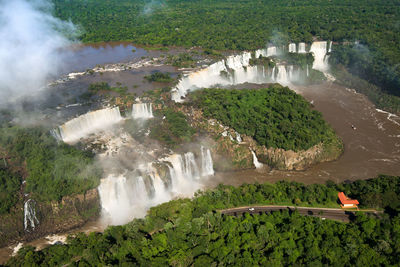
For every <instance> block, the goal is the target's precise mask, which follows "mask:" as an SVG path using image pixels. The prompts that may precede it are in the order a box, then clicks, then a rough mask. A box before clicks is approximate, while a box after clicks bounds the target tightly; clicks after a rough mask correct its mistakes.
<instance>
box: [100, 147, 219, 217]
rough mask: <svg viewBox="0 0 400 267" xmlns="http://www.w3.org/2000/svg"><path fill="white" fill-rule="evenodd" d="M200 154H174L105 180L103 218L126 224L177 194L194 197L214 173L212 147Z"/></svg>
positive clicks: (101, 195)
mask: <svg viewBox="0 0 400 267" xmlns="http://www.w3.org/2000/svg"><path fill="white" fill-rule="evenodd" d="M200 153H201V158H199V159H196V158H195V156H194V154H193V153H192V152H187V153H185V154H183V155H179V154H173V155H170V156H169V157H167V158H164V159H162V160H161V161H160V162H157V164H152V163H149V164H144V165H141V166H139V168H138V169H137V170H136V171H134V172H126V173H124V174H119V175H112V174H111V175H109V176H107V178H105V179H102V180H101V184H100V186H99V188H98V190H99V194H100V199H101V206H102V209H103V218H105V219H106V220H107V222H108V223H110V224H113V225H119V224H124V223H127V222H129V221H130V220H132V219H133V218H137V217H143V216H145V215H146V211H147V210H148V209H149V208H150V207H152V206H155V205H158V204H160V203H163V202H166V201H169V200H171V199H172V198H174V197H176V196H187V197H190V196H192V195H193V193H194V192H196V191H197V190H198V189H200V188H201V180H202V178H204V177H207V176H210V175H214V169H213V161H212V158H211V152H210V150H209V149H207V148H204V147H201V151H200ZM156 166H158V167H156ZM159 168H161V169H159ZM165 169H167V170H168V171H167V172H165ZM160 170H164V171H160Z"/></svg>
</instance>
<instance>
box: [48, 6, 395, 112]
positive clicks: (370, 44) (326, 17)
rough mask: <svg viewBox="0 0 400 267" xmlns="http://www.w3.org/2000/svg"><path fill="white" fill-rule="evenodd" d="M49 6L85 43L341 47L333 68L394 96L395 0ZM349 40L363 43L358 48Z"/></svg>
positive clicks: (220, 47) (222, 47)
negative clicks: (315, 43) (319, 42)
mask: <svg viewBox="0 0 400 267" xmlns="http://www.w3.org/2000/svg"><path fill="white" fill-rule="evenodd" d="M52 1H53V2H54V6H55V15H56V16H58V17H60V18H62V19H65V20H71V21H72V22H74V23H75V24H77V25H79V26H80V29H81V35H80V39H81V40H82V41H84V42H101V41H119V40H127V41H132V42H134V43H137V44H145V45H164V46H171V45H178V46H185V47H192V46H201V47H203V48H209V49H210V48H212V49H217V50H232V49H233V50H246V49H247V50H249V49H250V50H251V49H256V48H260V47H264V46H265V45H266V44H267V43H274V44H276V45H283V44H284V45H287V44H288V43H289V42H296V43H297V42H302V41H304V42H308V43H310V42H311V41H312V40H313V39H314V38H318V39H323V40H332V41H334V42H340V43H341V44H346V45H350V47H349V48H348V49H347V52H344V51H342V50H338V49H337V47H335V49H334V50H333V51H332V54H333V55H336V56H334V57H332V59H333V61H332V62H335V63H340V64H343V65H345V66H346V67H347V68H348V70H350V71H351V72H352V73H353V74H357V75H360V77H361V78H363V79H366V80H368V81H369V82H372V83H374V84H375V85H377V86H379V87H381V89H383V91H384V92H386V93H390V94H394V95H400V91H399V88H400V64H399V63H400V34H399V33H400V26H399V25H400V24H399V21H400V9H399V5H400V1H399V0H388V1H384V2H382V1H379V0H331V1H325V0H296V1H293V0H279V1H274V0H239V1H229V0H218V1H210V0H189V1H188V0H185V1H183V0H164V1H147V0H70V1H64V0H52ZM355 41H358V42H359V44H361V46H357V49H353V45H352V44H354V42H355ZM360 51H361V52H362V56H361V57H360ZM348 52H350V53H351V56H349V55H348ZM348 58H350V59H351V61H350V62H349V61H348V60H347V59H348ZM372 100H373V101H374V100H375V99H374V98H373V99H372ZM381 102H382V101H381ZM392 106H393V105H392ZM389 108H391V109H392V110H394V111H399V110H397V109H394V108H393V107H389Z"/></svg>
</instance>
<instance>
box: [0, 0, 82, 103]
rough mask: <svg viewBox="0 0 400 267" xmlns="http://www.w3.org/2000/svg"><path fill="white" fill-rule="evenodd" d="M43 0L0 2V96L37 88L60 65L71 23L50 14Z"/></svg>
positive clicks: (44, 82)
mask: <svg viewBox="0 0 400 267" xmlns="http://www.w3.org/2000/svg"><path fill="white" fill-rule="evenodd" d="M51 9H52V5H51V4H50V3H49V2H48V1H45V0H32V1H27V0H12V1H0V39H1V42H0V98H1V100H3V101H6V100H8V101H10V100H14V99H15V98H16V97H19V96H22V95H31V94H32V93H34V92H37V91H39V90H40V89H41V88H42V87H43V86H44V85H45V84H46V82H47V80H48V79H49V78H50V77H52V76H53V75H56V74H57V73H59V71H60V70H61V69H62V65H63V56H62V54H61V53H60V52H61V49H62V48H64V47H66V46H68V45H69V44H70V41H69V40H68V39H67V38H66V37H65V35H66V34H73V33H74V32H75V27H74V26H73V24H72V23H66V22H63V21H61V20H59V19H57V18H54V17H53V16H52V15H51Z"/></svg>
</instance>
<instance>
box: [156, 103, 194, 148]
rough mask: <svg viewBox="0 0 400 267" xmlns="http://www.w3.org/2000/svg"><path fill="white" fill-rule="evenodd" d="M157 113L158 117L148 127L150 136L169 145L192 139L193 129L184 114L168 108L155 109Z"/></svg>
mask: <svg viewBox="0 0 400 267" xmlns="http://www.w3.org/2000/svg"><path fill="white" fill-rule="evenodd" d="M157 115H158V116H157V117H158V118H156V119H154V120H153V122H152V125H151V127H150V131H151V132H150V137H151V138H154V139H156V140H159V141H161V142H163V143H165V144H166V145H170V146H175V145H177V144H180V143H182V142H189V141H190V140H191V139H192V136H193V135H194V133H195V130H194V129H193V128H192V127H191V126H190V125H189V124H188V123H187V121H186V116H185V115H184V114H183V113H182V112H180V111H174V110H172V109H169V108H168V109H165V110H162V111H157ZM161 117H163V118H161Z"/></svg>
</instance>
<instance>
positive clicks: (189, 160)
mask: <svg viewBox="0 0 400 267" xmlns="http://www.w3.org/2000/svg"><path fill="white" fill-rule="evenodd" d="M184 156H185V161H184V163H185V164H184V166H185V168H184V174H185V176H186V177H191V178H192V179H199V178H200V172H199V167H198V166H197V164H196V161H195V160H194V154H193V153H192V152H187V153H185V155H184Z"/></svg>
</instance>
